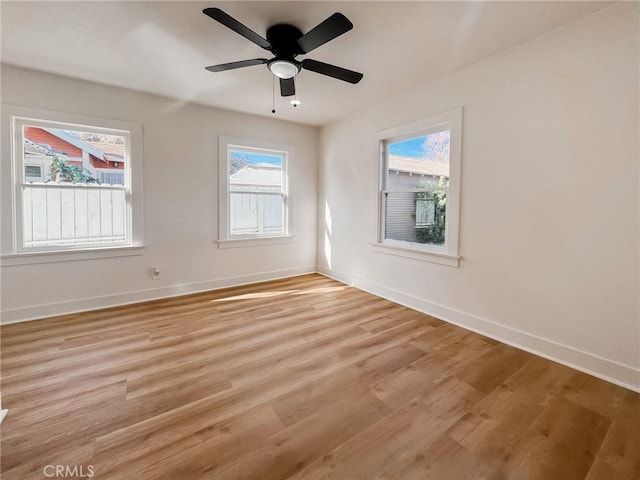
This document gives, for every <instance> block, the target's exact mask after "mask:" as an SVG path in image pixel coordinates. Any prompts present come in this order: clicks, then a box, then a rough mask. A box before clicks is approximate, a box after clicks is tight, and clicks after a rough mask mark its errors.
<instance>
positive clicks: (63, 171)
mask: <svg viewBox="0 0 640 480" xmlns="http://www.w3.org/2000/svg"><path fill="white" fill-rule="evenodd" d="M56 176H61V177H63V178H65V179H67V181H70V182H72V183H100V181H99V180H98V179H97V178H96V177H94V176H93V175H91V172H89V171H88V170H86V169H84V168H81V167H78V166H77V165H69V164H68V163H66V162H65V161H64V160H63V159H61V158H60V157H57V156H56V157H53V163H52V164H51V177H52V178H56Z"/></svg>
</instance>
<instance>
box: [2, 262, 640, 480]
mask: <svg viewBox="0 0 640 480" xmlns="http://www.w3.org/2000/svg"><path fill="white" fill-rule="evenodd" d="M1 334H2V339H1V340H2V386H1V391H2V401H3V405H4V406H5V407H6V408H9V415H8V416H7V418H6V419H5V421H4V422H3V424H2V479H3V480H25V479H43V478H46V477H45V476H44V472H43V468H44V467H45V466H46V465H63V466H70V467H74V466H75V467H76V468H80V467H82V468H83V470H82V472H83V473H84V474H85V475H87V474H88V473H89V472H92V473H93V474H94V475H93V477H92V478H94V479H100V480H101V479H110V480H111V479H123V480H146V479H167V480H189V479H233V480H236V479H256V480H269V479H296V480H302V479H321V478H331V479H338V480H352V479H353V480H356V479H365V478H367V479H401V480H414V479H415V480H424V479H456V480H457V479H464V478H469V479H500V478H510V479H549V480H570V479H588V480H595V479H607V480H621V479H636V480H637V479H638V478H640V444H639V438H640V436H639V435H640V432H639V430H640V398H639V396H638V395H637V394H635V393H632V392H630V391H628V390H625V389H623V388H620V387H618V386H615V385H612V384H609V383H607V382H604V381H601V380H599V379H596V378H594V377H591V376H588V375H585V374H583V373H580V372H577V371H575V370H572V369H570V368H567V367H564V366H561V365H558V364H556V363H553V362H550V361H548V360H544V359H541V358H539V357H536V356H534V355H531V354H528V353H525V352H522V351H520V350H517V349H515V348H511V347H508V346H505V345H503V344H500V343H498V342H495V341H493V340H490V339H488V338H485V337H482V336H480V335H477V334H474V333H470V332H468V331H465V330H463V329H461V328H458V327H455V326H452V325H450V324H447V323H444V322H442V321H439V320H436V319H434V318H432V317H429V316H427V315H424V314H421V313H418V312H415V311H413V310H410V309H407V308H404V307H402V306H399V305H396V304H393V303H391V302H389V301H386V300H383V299H380V298H377V297H374V296H372V295H369V294H367V293H364V292H361V291H358V290H356V289H354V288H350V287H347V286H345V285H342V284H339V283H337V282H334V281H332V280H330V279H327V278H325V277H322V276H320V275H306V276H301V277H296V278H291V279H286V280H279V281H274V282H268V283H263V284H258V285H252V286H246V287H238V288H232V289H226V290H221V291H215V292H209V293H203V294H198V295H190V296H185V297H180V298H174V299H167V300H161V301H155V302H149V303H144V304H138V305H132V306H126V307H118V308H112V309H108V310H101V311H95V312H90V313H83V314H78V315H69V316H64V317H58V318H52V319H47V320H40V321H35V322H27V323H22V324H16V325H7V326H3V327H2V328H1ZM90 466H91V469H89V467H90ZM51 472H52V470H48V473H51ZM77 472H78V473H80V470H77ZM67 478H69V477H67ZM73 478H80V477H73ZM85 478H87V477H86V476H85Z"/></svg>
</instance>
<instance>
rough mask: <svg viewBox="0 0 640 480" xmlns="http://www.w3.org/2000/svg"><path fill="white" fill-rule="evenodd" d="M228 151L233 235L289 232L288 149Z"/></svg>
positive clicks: (240, 149)
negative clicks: (277, 150) (286, 152)
mask: <svg viewBox="0 0 640 480" xmlns="http://www.w3.org/2000/svg"><path fill="white" fill-rule="evenodd" d="M228 152H229V153H228V172H229V184H228V185H229V233H230V235H232V236H269V235H284V234H286V221H285V208H286V200H287V198H286V177H285V170H284V167H285V157H286V154H285V152H275V151H268V150H264V151H261V150H259V149H246V148H241V147H231V148H230V149H229V151H228Z"/></svg>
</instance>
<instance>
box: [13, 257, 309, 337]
mask: <svg viewBox="0 0 640 480" xmlns="http://www.w3.org/2000/svg"><path fill="white" fill-rule="evenodd" d="M314 272H316V266H315V265H309V266H304V267H295V268H288V269H284V270H275V271H271V272H261V273H253V274H250V275H240V276H237V277H226V278H219V279H215V280H208V281H205V282H195V283H188V284H181V285H171V286H167V287H160V288H153V289H149V290H138V291H135V292H124V293H120V294H114V295H104V296H100V297H91V298H82V299H78V300H70V301H65V302H58V303H49V304H45V305H33V306H28V307H22V308H16V309H10V310H3V311H2V312H1V318H2V325H8V324H11V323H19V322H26V321H30V320H38V319H40V318H47V317H54V316H58V315H68V314H72V313H79V312H86V311H89V310H97V309H99V308H108V307H117V306H120V305H128V304H131V303H138V302H146V301H149V300H158V299H161V298H170V297H177V296H180V295H188V294H191V293H200V292H206V291H209V290H218V289H220V288H227V287H236V286H240V285H246V284H249V283H256V282H264V281H267V280H277V279H280V278H287V277H295V276H297V275H304V274H307V273H314Z"/></svg>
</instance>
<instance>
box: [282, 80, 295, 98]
mask: <svg viewBox="0 0 640 480" xmlns="http://www.w3.org/2000/svg"><path fill="white" fill-rule="evenodd" d="M280 94H281V95H282V96H283V97H290V96H292V95H295V94H296V84H295V82H294V80H293V78H281V79H280Z"/></svg>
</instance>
